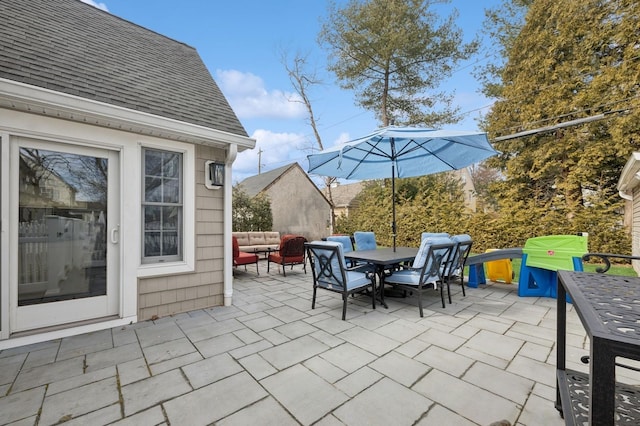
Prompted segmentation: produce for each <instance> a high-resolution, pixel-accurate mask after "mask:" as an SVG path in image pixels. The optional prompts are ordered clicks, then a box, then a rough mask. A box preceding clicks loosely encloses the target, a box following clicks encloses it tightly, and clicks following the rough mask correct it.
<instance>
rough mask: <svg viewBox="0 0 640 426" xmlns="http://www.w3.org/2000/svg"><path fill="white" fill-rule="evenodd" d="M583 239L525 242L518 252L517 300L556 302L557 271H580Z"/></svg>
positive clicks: (565, 237) (551, 238)
mask: <svg viewBox="0 0 640 426" xmlns="http://www.w3.org/2000/svg"><path fill="white" fill-rule="evenodd" d="M585 253H587V237H586V236H582V235H548V236H544V237H536V238H529V239H528V240H527V242H526V243H525V245H524V247H523V248H522V265H521V266H520V278H519V279H518V296H537V297H553V298H556V297H557V295H558V293H557V276H558V270H567V271H582V255H583V254H585Z"/></svg>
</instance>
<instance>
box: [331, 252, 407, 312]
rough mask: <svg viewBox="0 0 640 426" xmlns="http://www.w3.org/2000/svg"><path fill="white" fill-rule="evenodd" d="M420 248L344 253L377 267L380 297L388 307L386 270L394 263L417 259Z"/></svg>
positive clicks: (381, 301) (347, 256)
mask: <svg viewBox="0 0 640 426" xmlns="http://www.w3.org/2000/svg"><path fill="white" fill-rule="evenodd" d="M416 254H418V249H417V248H414V247H396V248H395V250H394V249H393V248H392V247H385V248H379V249H376V250H355V251H351V252H348V253H345V254H344V257H345V258H346V259H350V260H355V261H357V262H364V263H368V264H370V265H373V266H374V267H375V272H376V275H377V282H378V289H377V293H378V296H379V297H378V299H379V301H380V303H381V304H382V306H384V307H385V308H388V306H387V304H386V302H385V301H384V271H385V270H386V269H389V268H390V267H391V266H393V265H397V264H398V263H402V262H409V261H412V260H413V259H415V257H416Z"/></svg>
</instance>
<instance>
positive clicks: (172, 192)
mask: <svg viewBox="0 0 640 426" xmlns="http://www.w3.org/2000/svg"><path fill="white" fill-rule="evenodd" d="M162 192H163V195H164V199H163V200H162V201H164V202H165V203H179V202H180V181H179V180H178V179H165V180H164V187H163V191H162Z"/></svg>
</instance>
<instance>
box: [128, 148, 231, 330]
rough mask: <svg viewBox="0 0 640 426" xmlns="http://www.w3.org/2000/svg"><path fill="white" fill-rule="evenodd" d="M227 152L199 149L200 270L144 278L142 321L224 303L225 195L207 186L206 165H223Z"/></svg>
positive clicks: (140, 302) (140, 298)
mask: <svg viewBox="0 0 640 426" xmlns="http://www.w3.org/2000/svg"><path fill="white" fill-rule="evenodd" d="M224 154H225V153H224V151H223V150H220V149H216V148H212V147H207V146H202V145H199V146H197V147H196V208H195V215H196V218H195V219H196V238H195V241H194V243H195V245H196V270H195V272H193V273H188V274H180V275H170V276H164V277H153V278H141V279H140V280H139V282H138V319H139V320H146V319H151V318H154V317H163V316H167V315H174V314H178V313H181V312H187V311H190V310H194V309H203V308H209V307H213V306H221V305H222V304H223V303H224V273H223V272H224V271H223V268H224V248H223V243H224V236H223V235H224V223H223V209H224V192H223V191H222V190H210V189H207V188H206V187H205V186H204V165H205V162H206V161H208V160H217V161H222V160H223V158H224Z"/></svg>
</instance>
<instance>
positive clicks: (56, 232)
mask: <svg viewBox="0 0 640 426" xmlns="http://www.w3.org/2000/svg"><path fill="white" fill-rule="evenodd" d="M100 226H102V225H100V224H98V223H96V222H95V221H92V222H87V221H84V220H81V219H75V218H68V217H60V216H47V217H45V218H44V219H41V220H38V221H32V222H22V223H20V224H19V227H18V293H19V294H25V295H26V294H36V293H45V294H55V293H56V292H58V291H59V290H60V289H59V284H60V283H61V282H62V281H64V280H65V279H66V277H67V274H68V273H69V271H72V270H78V269H83V268H88V267H92V266H104V265H105V256H104V254H105V242H104V241H102V240H104V238H101V239H100V241H99V242H98V243H96V236H97V235H98V234H100V233H102V230H101V229H98V227H100ZM102 235H104V234H102Z"/></svg>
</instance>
